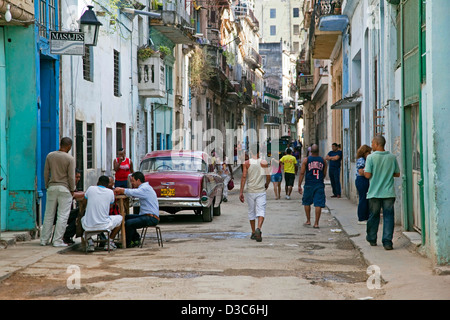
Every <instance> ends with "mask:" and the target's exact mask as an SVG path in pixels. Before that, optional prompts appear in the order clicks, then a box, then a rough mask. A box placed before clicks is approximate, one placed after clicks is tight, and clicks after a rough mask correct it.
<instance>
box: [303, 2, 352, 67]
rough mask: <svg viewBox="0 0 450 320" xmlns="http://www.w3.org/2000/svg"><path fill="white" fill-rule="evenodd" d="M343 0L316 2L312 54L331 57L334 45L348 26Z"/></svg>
mask: <svg viewBox="0 0 450 320" xmlns="http://www.w3.org/2000/svg"><path fill="white" fill-rule="evenodd" d="M341 2H342V1H341V0H322V1H319V2H318V3H316V5H315V7H314V12H313V17H312V21H311V27H312V28H311V32H313V33H314V38H313V46H312V47H313V50H312V56H313V58H314V59H329V58H330V56H331V53H332V52H333V49H334V46H335V45H336V42H337V41H338V39H339V36H341V35H342V32H343V31H344V30H345V28H346V27H347V26H348V23H349V19H348V17H347V16H346V15H342V14H341Z"/></svg>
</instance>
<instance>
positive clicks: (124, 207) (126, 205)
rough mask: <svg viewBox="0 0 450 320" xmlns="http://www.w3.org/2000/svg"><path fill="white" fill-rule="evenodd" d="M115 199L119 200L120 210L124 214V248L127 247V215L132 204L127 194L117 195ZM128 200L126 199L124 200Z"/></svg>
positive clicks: (122, 238)
mask: <svg viewBox="0 0 450 320" xmlns="http://www.w3.org/2000/svg"><path fill="white" fill-rule="evenodd" d="M115 199H116V200H118V201H119V211H120V215H121V216H122V227H121V230H120V231H121V240H122V248H126V247H127V237H126V234H125V216H126V215H127V213H129V210H130V205H129V198H128V196H126V195H116V196H115ZM124 200H126V201H124Z"/></svg>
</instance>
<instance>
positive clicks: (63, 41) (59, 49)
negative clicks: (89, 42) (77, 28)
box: [50, 31, 84, 56]
mask: <svg viewBox="0 0 450 320" xmlns="http://www.w3.org/2000/svg"><path fill="white" fill-rule="evenodd" d="M50 53H52V54H61V55H75V56H83V55H84V33H83V32H59V31H51V32H50Z"/></svg>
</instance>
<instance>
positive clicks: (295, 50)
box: [293, 41, 300, 52]
mask: <svg viewBox="0 0 450 320" xmlns="http://www.w3.org/2000/svg"><path fill="white" fill-rule="evenodd" d="M293 51H294V52H299V51H300V43H299V42H298V41H294V50H293Z"/></svg>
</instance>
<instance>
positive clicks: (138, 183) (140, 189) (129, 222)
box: [114, 171, 159, 248]
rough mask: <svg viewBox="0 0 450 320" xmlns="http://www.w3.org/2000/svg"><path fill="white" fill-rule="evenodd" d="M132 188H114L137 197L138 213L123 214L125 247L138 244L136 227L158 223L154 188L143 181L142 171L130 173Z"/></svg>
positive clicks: (156, 198)
mask: <svg viewBox="0 0 450 320" xmlns="http://www.w3.org/2000/svg"><path fill="white" fill-rule="evenodd" d="M131 185H132V186H133V189H124V188H115V189H114V192H115V193H116V194H125V195H126V196H129V197H134V198H138V199H139V203H140V211H139V214H138V215H137V214H127V215H126V216H125V232H126V240H127V248H129V247H134V246H138V245H139V244H140V237H139V233H138V232H137V231H136V229H140V228H144V227H148V226H156V225H157V224H158V223H159V204H158V197H157V196H156V192H155V190H153V188H152V187H151V186H150V185H149V184H148V182H146V181H145V176H144V174H143V173H142V172H139V171H136V172H134V173H133V174H132V175H131Z"/></svg>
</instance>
